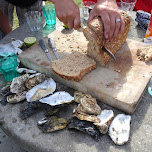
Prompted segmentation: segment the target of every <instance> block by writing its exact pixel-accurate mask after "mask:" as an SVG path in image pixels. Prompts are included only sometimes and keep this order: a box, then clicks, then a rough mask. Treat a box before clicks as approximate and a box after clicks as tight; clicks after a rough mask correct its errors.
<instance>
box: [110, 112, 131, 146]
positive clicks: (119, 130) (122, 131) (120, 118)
mask: <svg viewBox="0 0 152 152" xmlns="http://www.w3.org/2000/svg"><path fill="white" fill-rule="evenodd" d="M130 122H131V116H130V115H124V114H118V115H117V116H116V117H115V118H114V120H113V121H112V123H111V125H110V127H109V136H110V138H111V139H112V140H113V142H114V143H115V144H117V145H123V144H124V143H126V142H127V141H128V140H129V134H130Z"/></svg>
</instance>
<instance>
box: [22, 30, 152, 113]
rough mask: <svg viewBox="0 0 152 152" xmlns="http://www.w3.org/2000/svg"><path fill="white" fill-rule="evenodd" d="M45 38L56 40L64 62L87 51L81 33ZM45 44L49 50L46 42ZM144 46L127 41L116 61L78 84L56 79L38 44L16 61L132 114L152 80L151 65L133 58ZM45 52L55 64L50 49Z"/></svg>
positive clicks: (68, 32) (66, 33) (54, 34)
mask: <svg viewBox="0 0 152 152" xmlns="http://www.w3.org/2000/svg"><path fill="white" fill-rule="evenodd" d="M48 37H54V38H55V41H56V46H57V49H58V53H59V56H60V58H64V57H65V56H66V55H68V54H69V53H71V52H72V51H80V52H86V50H87V44H88V42H87V40H86V39H85V37H84V36H83V33H82V32H80V31H71V30H62V31H55V32H53V33H51V34H50V35H48ZM45 41H46V44H47V46H48V43H47V38H46V39H45ZM143 46H145V44H144V43H141V42H138V41H134V40H130V39H128V40H127V41H126V42H125V43H124V44H123V46H122V47H121V48H120V49H119V50H118V51H117V53H116V58H117V60H116V61H114V60H113V59H111V60H110V62H109V63H108V64H107V65H106V66H105V67H102V66H100V65H98V66H97V68H96V69H95V70H93V71H91V72H90V73H88V74H86V75H85V76H84V77H83V79H82V80H81V81H79V82H75V81H68V80H65V79H63V78H60V77H59V76H58V75H56V74H55V73H54V72H53V71H52V69H51V62H50V61H49V60H48V58H47V56H46V55H45V53H44V52H43V51H42V49H41V48H40V46H39V44H38V43H36V44H35V45H33V46H32V47H30V48H28V49H27V50H25V51H23V53H22V54H20V55H19V59H20V61H21V62H22V64H23V65H24V66H25V67H28V68H30V69H33V70H37V71H39V72H42V73H44V74H46V75H47V76H49V77H52V78H53V79H54V80H55V81H58V82H60V83H62V84H64V85H66V86H69V87H71V88H73V89H75V90H79V91H82V92H84V93H89V94H91V95H92V96H93V97H95V98H97V99H98V100H99V101H101V102H104V103H106V104H108V105H111V106H113V107H115V108H118V109H120V110H122V111H125V112H127V113H130V114H132V113H133V112H134V111H135V109H136V107H137V105H138V103H139V102H140V97H141V95H142V93H143V92H144V90H145V88H146V85H147V83H148V81H149V79H150V77H151V76H152V61H150V62H149V63H145V62H143V61H139V60H138V58H137V55H136V49H137V48H139V47H143ZM48 49H49V51H50V53H51V55H52V58H53V60H55V56H54V55H53V53H52V51H51V49H50V48H49V47H48Z"/></svg>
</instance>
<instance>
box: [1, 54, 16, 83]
mask: <svg viewBox="0 0 152 152" xmlns="http://www.w3.org/2000/svg"><path fill="white" fill-rule="evenodd" d="M17 66H18V62H17V55H16V54H15V53H13V52H4V53H0V73H1V74H2V75H3V77H4V79H5V80H6V81H12V80H13V78H15V77H17V76H18V73H17V70H16V68H17Z"/></svg>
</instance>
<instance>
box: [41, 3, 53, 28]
mask: <svg viewBox="0 0 152 152" xmlns="http://www.w3.org/2000/svg"><path fill="white" fill-rule="evenodd" d="M42 11H43V14H44V17H45V20H46V24H47V25H50V26H51V27H54V26H55V25H56V12H55V6H54V4H48V5H44V6H42Z"/></svg>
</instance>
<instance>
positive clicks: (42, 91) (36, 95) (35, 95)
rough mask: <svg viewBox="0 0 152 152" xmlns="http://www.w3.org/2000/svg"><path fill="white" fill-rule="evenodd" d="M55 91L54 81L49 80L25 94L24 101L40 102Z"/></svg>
mask: <svg viewBox="0 0 152 152" xmlns="http://www.w3.org/2000/svg"><path fill="white" fill-rule="evenodd" d="M55 89H56V83H55V81H54V80H53V79H52V78H49V79H48V80H45V81H43V82H42V83H40V84H38V85H37V86H35V87H33V88H32V89H31V90H29V91H28V92H27V94H26V100H27V101H28V102H32V101H36V100H40V99H41V98H43V97H45V96H47V95H49V94H51V93H53V92H54V91H55Z"/></svg>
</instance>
